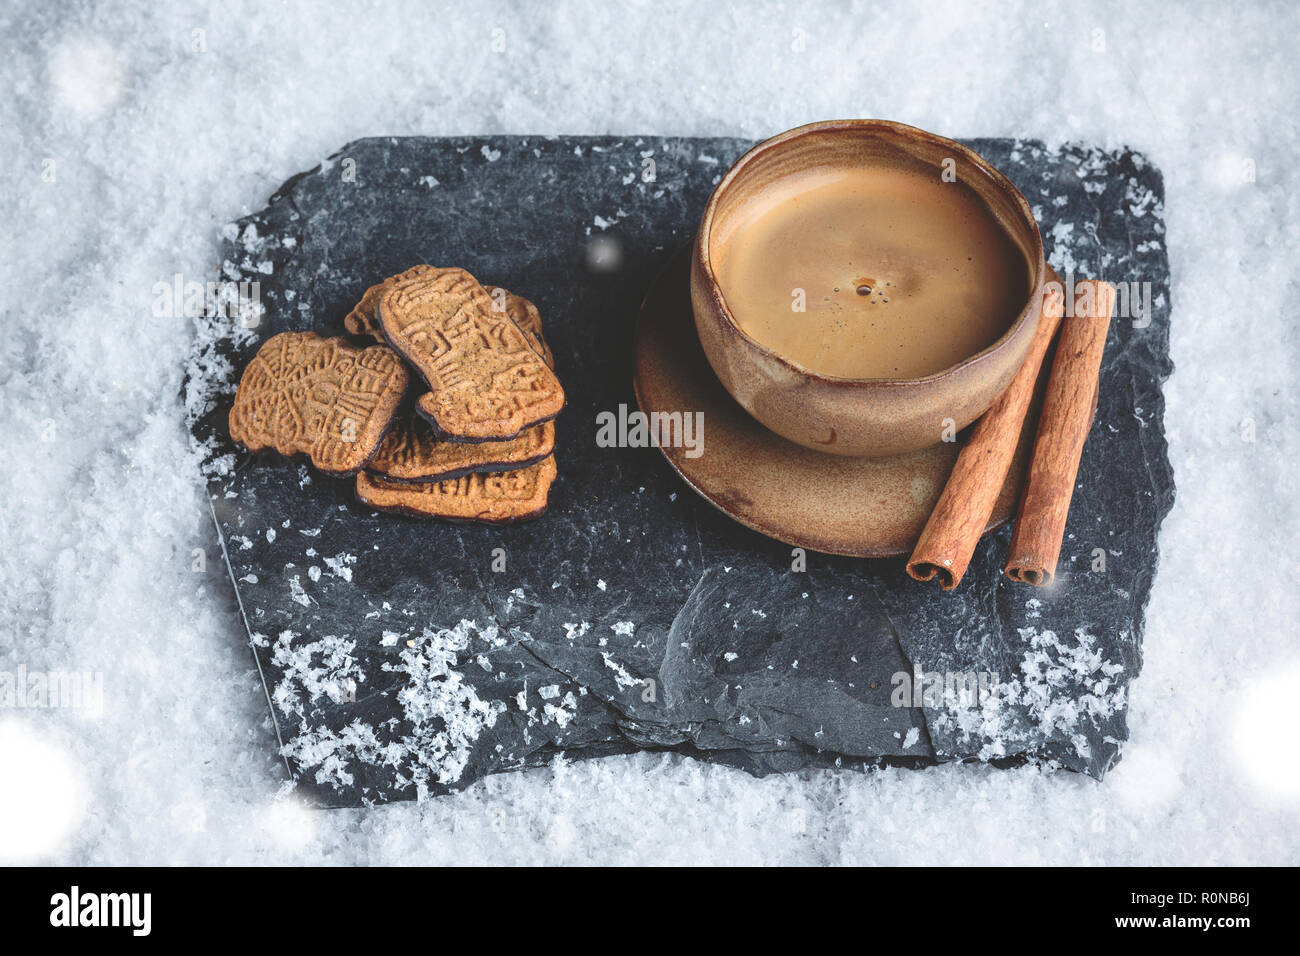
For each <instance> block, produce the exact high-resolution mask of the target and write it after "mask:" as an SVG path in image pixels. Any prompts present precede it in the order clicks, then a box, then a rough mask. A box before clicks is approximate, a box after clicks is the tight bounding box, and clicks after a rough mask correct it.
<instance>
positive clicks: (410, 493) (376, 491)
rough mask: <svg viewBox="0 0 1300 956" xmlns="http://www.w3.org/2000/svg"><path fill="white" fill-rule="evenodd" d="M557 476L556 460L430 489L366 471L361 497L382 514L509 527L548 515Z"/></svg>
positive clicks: (437, 483) (477, 475)
mask: <svg viewBox="0 0 1300 956" xmlns="http://www.w3.org/2000/svg"><path fill="white" fill-rule="evenodd" d="M555 474H556V469H555V457H554V456H553V455H552V456H549V457H547V458H544V459H543V460H542V461H540V462H538V463H537V464H535V465H530V466H529V467H527V468H521V469H517V470H514V471H502V472H496V473H493V474H484V473H482V472H475V473H474V474H470V475H464V476H463V477H460V478H452V479H449V480H447V481H435V482H429V483H426V484H411V483H409V482H398V481H392V480H390V479H387V478H384V477H383V476H380V475H372V474H370V473H369V472H364V471H363V472H361V473H360V474H359V475H357V497H358V498H359V499H360V500H361V501H362V502H364V503H365V504H367V505H369V506H370V507H372V508H375V509H376V510H378V511H392V512H398V513H401V514H407V515H413V516H417V517H424V518H446V519H449V520H452V521H483V522H487V523H489V524H509V523H510V522H513V521H522V520H523V519H525V518H536V517H538V516H540V515H541V514H542V513H544V512H545V511H546V505H547V501H548V498H549V496H550V490H551V483H552V482H554V481H555Z"/></svg>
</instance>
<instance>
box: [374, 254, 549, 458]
mask: <svg viewBox="0 0 1300 956" xmlns="http://www.w3.org/2000/svg"><path fill="white" fill-rule="evenodd" d="M492 306H493V303H492V297H491V296H490V295H489V294H488V292H487V291H486V290H485V289H484V288H483V287H482V286H480V285H479V284H478V282H477V280H475V279H474V277H473V276H471V275H470V274H469V273H468V272H465V271H464V270H462V269H446V270H441V271H440V272H439V273H438V274H437V275H435V276H432V277H430V276H421V277H417V278H413V279H408V280H405V281H402V282H399V283H397V284H396V285H394V286H393V287H392V288H391V289H389V290H388V291H387V292H385V293H384V294H383V296H382V297H381V298H380V302H379V321H380V325H381V327H382V329H383V332H384V337H385V338H386V339H387V340H388V341H389V343H390V344H391V345H392V346H393V347H394V348H395V349H397V350H398V351H399V352H400V353H401V354H402V355H403V357H405V358H406V359H407V361H409V362H410V363H411V364H412V365H414V366H415V368H416V369H417V370H418V371H419V372H420V374H421V375H422V376H423V377H424V379H425V381H426V382H427V383H428V385H429V389H430V390H429V392H428V393H427V394H425V395H422V396H420V398H419V399H418V400H417V402H416V410H417V411H418V412H419V413H420V414H421V415H422V416H424V418H425V419H426V420H428V421H429V422H430V424H431V425H433V427H434V430H435V432H436V433H437V434H438V435H439V437H445V438H451V439H453V440H457V441H470V442H476V441H499V440H502V439H506V438H512V437H514V436H515V435H518V434H519V433H520V432H521V431H523V430H524V429H525V428H528V427H531V426H533V425H537V424H540V423H541V422H545V421H549V420H550V419H552V418H554V417H555V416H556V415H557V414H559V412H560V410H561V409H562V408H563V407H564V389H563V388H562V387H561V386H560V381H559V379H557V378H556V377H555V373H554V372H552V371H551V369H550V368H549V367H548V366H547V364H546V363H545V361H544V360H543V359H542V358H541V357H540V356H539V355H538V353H537V352H536V351H535V350H534V349H533V347H532V346H531V345H530V344H529V339H528V338H527V337H526V335H525V333H524V332H523V331H522V330H521V329H520V328H519V326H517V325H516V324H515V322H514V321H513V320H512V319H511V318H510V316H509V315H508V314H507V313H505V312H501V311H497V310H495V309H494V308H493V307H492Z"/></svg>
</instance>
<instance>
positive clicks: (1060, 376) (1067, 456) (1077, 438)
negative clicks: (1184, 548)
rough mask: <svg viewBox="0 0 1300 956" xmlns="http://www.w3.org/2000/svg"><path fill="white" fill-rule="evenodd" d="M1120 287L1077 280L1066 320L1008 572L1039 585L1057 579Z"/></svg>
mask: <svg viewBox="0 0 1300 956" xmlns="http://www.w3.org/2000/svg"><path fill="white" fill-rule="evenodd" d="M1114 305H1115V289H1114V287H1113V286H1111V285H1109V284H1107V283H1105V282H1092V281H1084V280H1081V281H1079V282H1078V283H1076V284H1075V308H1074V314H1073V315H1071V316H1069V317H1067V318H1066V319H1065V320H1064V322H1063V323H1062V325H1061V341H1060V342H1059V343H1058V344H1057V346H1056V358H1055V359H1054V360H1053V362H1052V377H1051V379H1049V380H1048V383H1047V395H1046V397H1045V398H1044V399H1043V411H1042V415H1041V416H1040V418H1039V420H1038V435H1037V437H1036V438H1035V439H1034V456H1033V458H1032V459H1031V461H1030V464H1029V478H1028V479H1027V480H1026V482H1025V487H1024V490H1023V491H1022V492H1021V498H1020V508H1019V510H1018V512H1017V514H1016V527H1015V530H1014V531H1013V532H1012V534H1011V551H1010V554H1009V555H1008V557H1007V566H1006V573H1007V576H1008V577H1010V578H1011V579H1012V580H1013V581H1022V582H1024V583H1026V584H1035V585H1038V586H1040V587H1043V586H1046V585H1048V584H1051V583H1052V580H1053V578H1055V576H1056V563H1057V560H1058V559H1059V558H1060V556H1061V540H1062V539H1063V538H1064V536H1065V518H1066V515H1067V514H1068V513H1069V510H1070V499H1071V498H1072V497H1073V495H1074V479H1075V477H1076V475H1077V474H1078V472H1079V459H1080V458H1081V457H1082V455H1083V444H1084V442H1085V441H1087V440H1088V431H1089V430H1090V429H1091V428H1092V419H1093V415H1094V414H1095V413H1096V408H1097V375H1098V373H1099V371H1100V370H1101V354H1102V351H1103V350H1104V349H1105V347H1106V332H1107V330H1108V329H1109V328H1110V316H1111V310H1112V309H1113V308H1114Z"/></svg>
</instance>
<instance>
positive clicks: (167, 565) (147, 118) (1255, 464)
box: [0, 0, 1300, 864]
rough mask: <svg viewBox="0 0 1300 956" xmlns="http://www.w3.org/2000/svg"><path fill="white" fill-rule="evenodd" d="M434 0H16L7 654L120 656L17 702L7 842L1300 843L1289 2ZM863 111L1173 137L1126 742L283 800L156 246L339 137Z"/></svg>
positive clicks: (430, 853)
mask: <svg viewBox="0 0 1300 956" xmlns="http://www.w3.org/2000/svg"><path fill="white" fill-rule="evenodd" d="M429 6H430V5H429V4H424V3H409V4H395V5H392V6H388V5H382V6H381V5H378V4H372V3H366V2H354V3H348V4H337V5H334V6H321V7H315V6H312V5H307V4H297V3H285V4H266V3H258V2H231V3H222V4H219V5H214V6H213V8H212V9H206V8H204V7H203V6H201V5H198V4H194V3H187V2H172V3H166V4H152V3H134V4H109V3H104V4H97V3H67V4H51V3H45V2H41V0H33V2H14V0H10V2H7V3H5V4H4V5H3V9H2V10H0V47H2V48H3V52H4V56H3V58H0V75H2V76H3V83H2V84H0V88H2V89H3V90H5V94H6V95H4V96H3V97H0V155H3V157H4V163H5V177H4V184H3V186H2V187H0V221H2V222H3V228H0V261H3V262H4V274H5V279H6V281H5V282H4V283H3V287H0V315H3V320H4V335H3V336H0V449H3V461H5V462H6V463H7V467H6V469H5V470H4V473H3V477H0V489H2V491H0V672H6V671H7V672H9V673H11V674H14V673H17V672H18V670H19V668H25V669H26V670H27V671H29V672H36V671H57V670H85V671H91V672H99V673H101V674H102V677H103V706H102V708H85V707H83V708H50V707H46V708H40V707H16V706H15V707H12V708H6V709H0V855H3V857H4V858H6V859H10V860H35V861H50V862H68V863H186V862H192V863H225V862H232V863H234V862H293V861H304V862H306V861H322V862H339V863H387V862H408V863H416V862H418V863H473V862H541V861H559V862H620V863H621V862H645V863H680V862H684V863H701V862H737V863H760V862H762V863H775V862H789V863H795V862H814V863H825V862H830V863H838V862H842V863H910V864H941V863H986V862H992V863H1008V864H1012V863H1095V864H1111V863H1272V864H1288V863H1289V864H1294V863H1297V862H1300V852H1297V851H1298V849H1300V826H1297V823H1300V759H1298V757H1300V754H1298V753H1297V743H1296V740H1297V737H1296V731H1295V719H1294V715H1295V713H1296V707H1295V703H1294V701H1295V699H1296V695H1297V691H1300V648H1298V647H1297V643H1296V630H1297V620H1298V619H1300V614H1297V610H1298V604H1300V599H1298V598H1297V592H1296V588H1295V587H1294V585H1293V583H1292V580H1293V578H1294V576H1295V574H1296V569H1295V566H1294V564H1295V562H1294V560H1293V555H1294V554H1295V552H1296V546H1295V538H1296V534H1297V530H1298V529H1297V520H1296V509H1297V504H1296V501H1297V496H1298V493H1300V488H1298V487H1297V481H1296V474H1297V470H1298V469H1297V465H1296V462H1297V458H1298V457H1300V443H1298V442H1297V429H1296V414H1297V395H1296V386H1295V377H1296V372H1297V368H1296V366H1297V333H1296V325H1295V322H1296V320H1295V316H1296V300H1297V292H1300V287H1298V285H1297V280H1296V278H1295V275H1296V273H1295V267H1294V261H1295V256H1296V254H1297V247H1298V243H1297V240H1298V239H1300V226H1298V225H1297V222H1300V216H1298V215H1297V214H1298V213H1300V209H1298V208H1297V206H1298V202H1297V192H1296V189H1297V186H1300V175H1298V174H1297V168H1296V159H1297V148H1298V147H1300V136H1298V135H1297V126H1296V115H1297V111H1300V81H1298V80H1297V67H1296V66H1295V64H1294V60H1293V58H1294V40H1295V37H1296V36H1297V35H1300V10H1298V9H1297V7H1296V5H1294V4H1290V3H1277V4H1270V5H1265V4H1258V5H1252V4H1231V5H1230V4H1224V3H1200V4H1187V5H1165V4H1160V3H1144V4H1105V5H1101V6H1098V7H1096V8H1094V9H1088V8H1087V7H1086V5H1084V4H1078V3H1071V4H1055V3H1038V2H1035V3H1025V4H1021V5H1019V7H1018V8H1016V7H1011V6H1006V5H1003V4H972V3H946V2H930V3H926V4H912V3H899V4H884V5H879V6H869V5H867V4H855V5H848V4H844V5H841V4H822V3H763V4H753V5H750V4H739V3H738V4H736V5H735V8H734V9H731V8H728V7H724V6H723V5H722V4H711V3H709V4H702V3H690V4H681V5H677V4H669V3H659V2H630V3H614V2H606V0H596V2H591V3H572V4H559V5H556V6H550V5H546V4H522V3H521V4H519V5H518V6H514V5H508V4H495V3H483V4H460V5H456V6H455V7H454V8H450V7H449V10H448V11H444V12H438V11H436V10H433V9H427V8H428V7H429ZM196 31H200V32H196ZM494 31H501V32H499V33H497V32H494ZM1098 31H1102V32H1100V33H1099V32H1098ZM494 40H495V41H496V44H495V45H496V46H497V47H501V46H504V49H501V50H500V51H499V52H498V51H494ZM845 116H878V117H886V118H890V119H896V120H901V121H904V122H908V123H912V124H915V125H918V126H921V127H923V128H926V129H929V130H933V131H936V132H939V133H942V134H945V135H949V136H1020V137H1026V138H1040V139H1044V140H1047V141H1048V142H1049V143H1052V144H1056V143H1059V142H1061V141H1064V140H1070V139H1079V140H1084V141H1087V142H1093V143H1100V144H1103V145H1107V146H1111V147H1117V146H1120V145H1125V144H1126V145H1129V146H1132V147H1134V148H1137V149H1140V150H1142V151H1144V152H1145V153H1146V154H1147V155H1148V156H1149V157H1150V158H1151V159H1152V160H1153V161H1154V162H1155V163H1156V164H1157V165H1158V166H1159V167H1160V168H1161V169H1162V170H1163V172H1164V175H1165V182H1166V187H1167V197H1166V202H1165V207H1164V216H1165V220H1166V223H1167V226H1168V243H1169V253H1170V258H1171V263H1172V270H1173V347H1172V351H1173V359H1174V361H1175V363H1176V364H1177V372H1176V373H1175V375H1174V377H1173V378H1172V379H1171V380H1170V382H1169V383H1168V385H1167V388H1166V395H1167V398H1168V413H1167V418H1166V425H1167V428H1168V434H1169V440H1170V454H1171V457H1172V460H1173V463H1174V468H1175V472H1176V481H1177V484H1178V499H1177V503H1176V505H1175V507H1174V510H1173V513H1172V514H1171V515H1170V516H1169V518H1168V520H1167V521H1166V522H1165V525H1164V529H1163V531H1162V533H1161V536H1160V549H1161V565H1160V571H1159V574H1158V577H1157V579H1156V584H1155V591H1154V595H1153V597H1152V601H1151V606H1150V609H1149V617H1148V621H1149V624H1148V629H1147V634H1146V642H1145V657H1146V659H1145V666H1144V669H1143V671H1142V674H1141V677H1140V678H1139V679H1138V680H1137V681H1136V683H1135V684H1134V685H1133V687H1132V708H1131V712H1130V716H1129V725H1130V728H1131V734H1132V739H1131V742H1130V743H1129V745H1128V746H1127V747H1126V748H1125V752H1124V758H1123V761H1122V763H1121V764H1120V765H1119V766H1118V768H1117V769H1116V770H1115V771H1114V772H1113V773H1112V774H1111V775H1110V776H1109V777H1108V778H1107V779H1106V780H1105V782H1103V783H1097V782H1096V781H1093V780H1091V779H1088V778H1085V777H1081V776H1075V775H1071V774H1068V773H1050V772H1046V771H1043V770H1039V769H1034V768H1023V769H1019V770H1012V771H998V770H994V769H991V768H988V767H984V766H944V767H940V768H937V769H931V770H925V771H921V772H912V771H906V770H890V771H885V772H880V773H875V774H870V775H862V774H858V773H849V772H839V773H834V772H824V773H823V772H819V773H812V774H808V775H791V776H774V777H770V778H767V779H762V780H757V779H753V778H751V777H749V776H747V775H745V774H744V773H741V772H738V771H733V770H729V769H725V768H722V767H718V766H710V765H707V764H705V763H701V762H696V761H692V760H689V759H679V758H675V757H667V758H665V757H659V756H644V755H643V756H637V757H620V758H610V759H603V760H596V761H587V762H578V763H564V762H557V763H556V764H555V765H553V766H551V767H549V768H546V769H543V770H537V771H533V772H529V773H523V774H507V775H501V776H496V777H493V778H490V779H487V780H485V781H482V782H480V783H478V784H476V785H474V786H472V787H471V788H469V790H467V791H466V792H464V793H461V794H458V795H454V796H451V797H447V798H440V799H434V800H430V801H426V802H424V803H422V804H414V803H412V804H403V805H393V806H387V807H383V808H379V809H375V810H370V811H331V812H317V811H307V810H305V809H303V808H302V807H301V806H300V805H299V804H298V803H297V802H296V801H295V799H294V798H293V797H292V796H290V797H287V798H286V797H277V794H278V792H279V790H280V785H281V781H282V778H283V767H282V764H281V762H280V761H279V760H278V758H277V757H276V756H275V754H274V752H273V737H272V735H271V734H270V732H269V724H268V714H267V704H266V700H265V698H264V696H263V693H262V689H261V687H260V685H259V683H258V680H257V676H256V673H255V670H254V666H253V661H252V657H251V655H250V653H249V649H248V647H247V646H246V644H245V643H244V641H243V639H242V638H241V629H240V627H239V624H238V620H237V618H236V617H235V613H236V612H235V609H234V607H233V602H232V598H231V592H230V586H229V582H228V581H226V580H225V579H224V577H223V575H224V571H223V570H222V569H221V568H220V567H219V562H218V561H217V560H216V559H215V558H214V557H213V556H212V555H209V556H208V558H209V561H208V566H207V567H208V570H207V572H206V573H202V574H200V573H196V572H194V571H192V570H191V567H192V561H193V557H192V554H191V552H192V549H194V548H197V547H205V546H208V545H209V544H210V542H211V540H212V539H211V528H210V518H209V515H208V511H207V507H206V504H205V502H204V498H203V489H202V487H201V485H200V482H199V480H198V478H197V474H196V463H195V461H194V459H193V457H192V454H191V451H190V445H189V441H188V437H187V434H186V431H185V428H184V426H183V423H182V409H181V402H180V398H179V389H180V382H181V375H182V369H183V366H184V364H185V360H186V358H187V356H188V354H189V351H190V346H191V342H192V337H193V335H194V332H193V327H192V324H191V322H190V320H188V319H181V318H177V319H160V318H155V317H154V316H153V315H152V313H151V308H150V306H151V302H152V299H153V295H152V289H153V286H154V284H155V283H157V282H159V281H170V280H171V277H172V276H173V275H174V274H175V273H178V272H179V273H182V274H183V275H184V276H185V277H186V278H187V279H188V278H197V279H205V278H207V277H208V276H210V274H211V270H212V269H213V266H214V264H216V263H217V262H218V261H219V259H218V256H219V253H218V231H219V229H220V227H221V226H222V225H223V224H225V223H227V222H229V221H231V220H233V219H235V218H237V217H239V216H241V215H244V214H246V213H249V212H252V211H254V210H256V209H259V208H261V207H262V206H263V205H264V204H265V201H266V199H267V198H268V197H269V195H270V194H271V192H272V191H273V190H274V189H275V188H276V187H277V186H279V185H280V183H281V182H283V181H284V180H285V179H286V178H287V177H288V176H289V175H291V174H293V173H295V172H298V171H299V170H303V169H307V168H310V167H311V166H312V165H314V164H315V163H316V162H317V161H319V160H320V159H321V158H323V157H324V156H326V155H328V154H329V153H330V152H332V151H333V150H335V149H337V148H338V147H340V146H342V145H343V144H344V143H346V142H348V141H349V140H351V139H354V138H356V137H360V136H366V135H372V134H397V135H401V134H417V133H418V134H430V135H441V134H455V135H467V134H500V133H521V134H522V133H529V134H532V133H539V134H545V133H574V134H582V133H592V134H596V133H618V134H624V133H626V134H634V133H649V134H681V135H702V136H714V135H736V136H748V137H763V136H767V135H770V134H773V133H776V132H779V131H781V130H784V129H786V128H789V127H792V126H796V125H799V124H802V123H805V122H808V121H811V120H816V119H825V118H832V117H845ZM51 163H52V164H53V165H52V166H51ZM1252 169H1253V178H1252V175H1251V170H1252ZM51 174H52V175H51ZM556 241H557V242H564V241H575V242H577V241H581V240H580V237H576V236H575V237H564V236H557V237H556ZM1252 439H1253V440H1252ZM935 599H936V600H942V598H941V597H940V596H939V595H938V593H937V592H936V597H935Z"/></svg>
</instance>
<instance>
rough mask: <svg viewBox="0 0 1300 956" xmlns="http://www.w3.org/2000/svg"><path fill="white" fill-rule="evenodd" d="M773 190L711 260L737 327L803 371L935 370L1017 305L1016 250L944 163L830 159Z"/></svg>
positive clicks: (999, 324)
mask: <svg viewBox="0 0 1300 956" xmlns="http://www.w3.org/2000/svg"><path fill="white" fill-rule="evenodd" d="M768 192H769V195H766V196H764V197H763V199H762V200H756V201H753V202H752V203H751V204H749V205H748V207H747V208H745V209H741V210H738V213H737V214H738V215H740V216H742V217H743V218H742V219H740V220H738V222H737V224H736V226H735V229H734V232H730V230H729V232H730V238H729V239H728V241H727V242H726V243H724V244H723V245H722V248H721V249H718V248H716V247H715V248H714V250H712V253H713V260H714V271H715V273H716V275H717V278H718V283H719V285H720V286H721V288H722V294H723V297H724V298H725V299H726V301H727V305H728V307H729V308H730V310H731V314H732V315H733V316H734V317H735V319H736V321H737V323H738V324H739V325H740V327H741V328H742V329H744V331H745V332H746V333H747V334H748V335H749V336H750V337H752V338H754V339H755V340H757V341H758V342H759V343H761V344H762V345H765V346H767V347H768V348H769V349H771V350H772V351H774V352H776V353H778V354H780V355H782V356H784V357H786V358H788V359H791V360H793V361H794V362H797V363H798V364H799V365H802V366H803V367H805V368H807V369H809V370H810V371H813V372H816V373H819V374H822V375H831V376H836V377H840V378H920V377H922V376H926V375H932V374H934V373H936V372H941V371H943V370H944V369H946V368H949V367H951V366H953V365H956V364H957V363H958V362H960V361H962V360H963V359H966V358H969V357H970V356H972V355H974V354H976V353H977V352H980V351H982V350H983V349H985V348H987V347H988V346H990V345H992V344H993V343H994V342H995V341H997V340H998V338H1000V337H1001V336H1002V334H1003V333H1004V332H1005V331H1006V330H1007V329H1008V328H1009V327H1010V326H1011V323H1012V322H1013V321H1014V320H1015V318H1016V316H1017V315H1018V314H1019V312H1020V310H1021V309H1022V308H1023V307H1024V304H1025V302H1026V299H1027V296H1028V293H1029V265H1028V263H1027V262H1026V260H1025V257H1024V255H1023V254H1022V253H1021V251H1020V250H1019V248H1018V247H1017V246H1016V245H1015V243H1014V242H1013V241H1012V239H1011V238H1010V236H1008V235H1007V233H1006V232H1005V230H1004V229H1003V228H1002V227H1001V226H1000V225H999V224H998V222H997V220H996V219H995V218H994V217H993V214H992V213H991V212H990V211H989V210H988V208H987V207H986V206H985V205H984V203H983V202H982V201H981V200H980V199H979V197H978V196H976V195H975V194H974V193H973V191H972V190H971V189H970V188H969V187H967V186H964V185H961V184H960V183H954V182H943V181H942V179H941V178H940V175H939V171H938V170H934V171H933V172H932V173H931V172H928V171H924V172H923V171H914V170H909V169H903V168H899V169H893V168H883V167H882V168H879V169H856V170H839V169H837V170H825V171H818V172H815V173H811V174H805V175H801V176H800V177H798V178H797V179H791V180H788V181H782V182H781V183H780V184H779V185H778V186H776V187H775V188H772V189H770V190H769V191H768ZM801 306H802V308H803V311H800V307H801Z"/></svg>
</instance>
